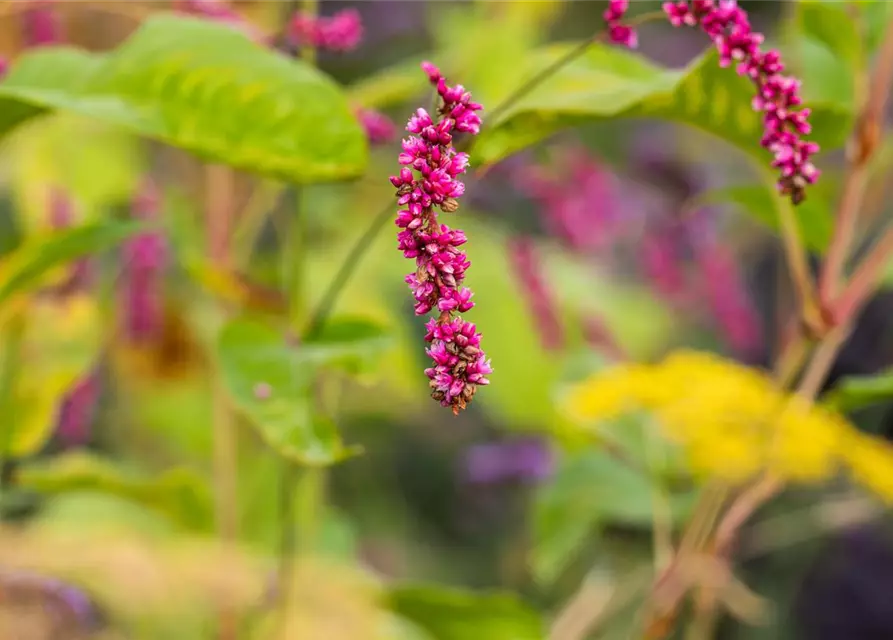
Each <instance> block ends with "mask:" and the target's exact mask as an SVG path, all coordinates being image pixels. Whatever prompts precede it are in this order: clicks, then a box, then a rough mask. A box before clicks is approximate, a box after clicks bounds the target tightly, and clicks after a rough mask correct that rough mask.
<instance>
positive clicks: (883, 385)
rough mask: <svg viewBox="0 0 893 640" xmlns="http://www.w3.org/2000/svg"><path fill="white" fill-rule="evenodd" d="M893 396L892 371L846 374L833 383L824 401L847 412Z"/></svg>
mask: <svg viewBox="0 0 893 640" xmlns="http://www.w3.org/2000/svg"><path fill="white" fill-rule="evenodd" d="M890 398H893V371H886V372H883V373H880V374H878V375H876V376H847V377H845V378H843V379H842V380H840V382H838V383H837V385H835V387H834V389H832V390H831V391H830V392H829V393H828V396H827V397H826V398H825V402H827V403H828V404H830V405H831V406H833V407H834V408H835V409H837V410H838V411H842V412H849V411H853V410H855V409H860V408H862V407H866V406H868V405H871V404H875V403H877V402H884V401H885V400H889V399H890Z"/></svg>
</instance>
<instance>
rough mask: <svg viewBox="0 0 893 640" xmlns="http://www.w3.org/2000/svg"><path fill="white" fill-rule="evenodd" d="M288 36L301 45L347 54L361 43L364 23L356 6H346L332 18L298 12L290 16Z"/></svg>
mask: <svg viewBox="0 0 893 640" xmlns="http://www.w3.org/2000/svg"><path fill="white" fill-rule="evenodd" d="M289 35H290V36H291V39H292V41H293V42H294V43H295V44H296V45H298V46H302V47H314V48H316V49H321V50H324V51H336V52H339V53H344V52H347V51H352V50H354V49H356V48H357V46H359V44H360V40H362V38H363V22H362V20H361V19H360V14H359V12H358V11H357V10H356V9H344V10H343V11H339V12H338V13H336V14H334V15H333V16H332V17H330V18H327V17H324V16H311V15H308V14H306V13H302V12H298V13H296V14H295V15H294V16H293V17H292V19H291V24H290V25H289Z"/></svg>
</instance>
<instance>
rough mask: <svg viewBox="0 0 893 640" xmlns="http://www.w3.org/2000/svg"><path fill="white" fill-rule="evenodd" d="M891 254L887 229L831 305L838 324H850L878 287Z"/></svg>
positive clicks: (891, 234)
mask: <svg viewBox="0 0 893 640" xmlns="http://www.w3.org/2000/svg"><path fill="white" fill-rule="evenodd" d="M891 253H893V228H890V229H887V230H886V231H885V232H884V235H883V236H881V239H880V240H878V241H877V242H876V243H875V245H874V246H873V247H872V248H871V251H870V252H869V253H868V255H867V256H865V259H864V260H862V262H860V263H859V266H857V267H856V271H855V273H853V276H852V278H850V280H849V282H848V283H847V285H846V288H845V289H844V291H843V293H841V295H840V297H839V298H838V299H837V300H835V301H834V302H833V303H832V305H831V313H832V315H833V316H834V317H835V318H837V319H839V321H840V322H851V321H853V320H854V319H855V316H856V314H857V313H859V311H860V310H861V308H862V305H863V304H865V302H866V301H867V300H868V298H869V297H870V296H871V294H872V293H873V292H874V291H875V289H876V288H877V286H878V283H879V281H880V279H881V278H882V277H883V275H884V270H885V269H886V268H887V265H888V264H889V263H890V254H891Z"/></svg>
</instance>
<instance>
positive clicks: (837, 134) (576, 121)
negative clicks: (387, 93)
mask: <svg viewBox="0 0 893 640" xmlns="http://www.w3.org/2000/svg"><path fill="white" fill-rule="evenodd" d="M573 46H575V45H566V44H565V45H552V46H549V47H546V48H544V49H542V50H539V51H535V52H534V53H533V54H532V55H531V56H530V57H529V58H528V59H527V60H522V61H520V62H519V64H521V65H523V66H524V67H525V68H526V69H527V74H526V75H527V77H531V76H532V75H534V74H535V73H536V72H537V71H539V70H541V69H544V68H545V67H547V66H548V65H549V64H550V63H553V62H555V61H556V60H557V59H558V58H560V57H562V56H563V55H565V54H566V53H567V52H568V51H569V49H570V48H572V47H573ZM752 97H753V85H752V83H751V82H750V81H749V80H748V79H746V78H742V77H739V76H738V75H737V74H735V72H734V70H732V69H722V68H720V67H719V64H718V59H717V54H716V52H715V51H713V50H711V51H709V52H708V53H706V54H705V55H703V56H701V57H700V58H698V59H697V60H695V61H694V62H692V63H691V64H690V65H689V66H688V67H687V68H685V69H684V70H682V71H675V70H666V69H661V68H659V67H656V66H654V65H652V64H650V63H649V62H647V61H646V60H645V59H644V58H642V57H640V56H637V55H635V54H633V53H630V52H628V51H625V50H621V49H618V48H611V47H606V46H598V45H593V47H592V48H591V49H590V50H588V52H587V53H586V54H585V55H583V56H581V57H580V58H578V59H577V60H575V61H574V62H572V63H570V64H568V65H566V66H564V67H563V68H562V69H561V70H559V71H558V72H557V73H555V75H554V76H552V77H551V78H550V79H548V80H546V81H545V82H543V83H542V84H541V85H540V86H539V87H538V88H537V89H535V90H533V91H532V92H531V93H530V94H529V95H527V96H526V97H524V98H522V99H521V100H520V101H518V102H517V103H516V104H514V105H513V106H511V107H509V108H508V109H506V110H505V112H504V113H503V114H502V115H501V116H499V117H498V118H497V119H496V120H495V121H492V122H488V121H487V120H486V115H485V120H484V128H483V129H482V132H481V135H480V136H479V138H478V139H477V140H476V142H475V145H474V147H473V155H474V156H475V161H476V162H477V163H479V164H484V165H491V164H494V163H496V162H498V161H499V160H502V159H503V158H505V157H507V156H509V155H511V154H512V153H516V152H518V151H520V150H522V149H524V148H526V147H528V146H530V145H532V144H536V143H538V142H540V141H542V140H544V139H546V138H547V137H549V136H551V135H553V134H555V133H557V132H559V131H562V130H564V129H568V128H572V127H577V126H580V125H583V124H586V123H588V122H592V121H594V120H598V119H605V118H618V117H632V118H659V119H666V120H671V121H674V122H679V123H681V124H686V125H689V126H692V127H694V128H697V129H700V130H702V131H705V132H707V133H710V134H713V135H715V136H717V137H719V138H721V139H723V140H725V141H727V142H729V143H730V144H732V145H734V146H736V147H738V148H739V149H741V150H743V151H745V152H746V153H748V154H750V155H752V156H754V157H755V158H757V159H758V160H759V161H761V162H764V163H767V164H768V162H769V161H770V160H771V154H770V153H769V152H768V151H766V150H765V149H763V148H762V147H761V146H760V139H761V138H762V135H763V133H762V124H761V119H760V116H759V114H757V113H756V112H754V111H753V109H752V108H751V99H752ZM809 106H810V108H811V109H812V110H813V115H812V116H811V121H812V123H813V131H814V135H812V136H811V138H810V139H812V140H815V141H816V142H818V143H819V144H820V145H821V146H822V148H823V149H824V150H830V149H834V148H837V147H840V146H841V145H842V144H843V143H844V141H845V140H846V135H847V133H848V131H849V129H850V124H851V122H852V114H851V113H849V112H848V111H847V110H846V109H845V108H843V107H841V106H840V105H837V104H824V103H816V102H811V103H810V104H809Z"/></svg>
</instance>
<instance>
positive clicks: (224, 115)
mask: <svg viewBox="0 0 893 640" xmlns="http://www.w3.org/2000/svg"><path fill="white" fill-rule="evenodd" d="M74 58H77V62H76V63H75V62H73V59H74ZM60 64H62V65H65V66H66V68H67V67H71V66H77V64H82V65H83V66H84V67H85V68H87V69H88V71H86V72H84V71H81V70H78V71H77V72H76V74H77V75H76V76H75V79H74V80H66V81H65V82H64V83H59V82H58V75H57V74H56V72H55V71H52V70H48V69H47V67H50V66H55V65H60ZM0 109H3V110H10V111H11V112H12V114H13V115H12V116H7V117H4V118H3V120H0V125H5V126H2V127H0V131H5V130H8V128H10V127H11V126H13V125H15V124H18V123H19V122H21V121H23V120H24V119H25V117H27V116H28V115H35V114H36V113H39V111H40V109H62V110H66V111H71V112H74V113H78V114H80V115H86V116H89V117H93V118H96V119H98V120H101V121H103V122H107V123H110V124H116V125H119V126H122V127H124V128H126V129H128V130H130V131H133V132H134V133H137V134H140V135H144V136H146V137H150V138H154V139H157V140H160V141H162V142H165V143H167V144H170V145H173V146H176V147H180V148H183V149H186V150H188V151H192V152H194V153H195V154H197V155H199V156H200V157H202V158H204V159H207V160H210V161H215V162H222V163H226V164H229V165H232V166H235V167H239V168H243V169H246V170H249V171H255V172H259V173H265V174H269V175H272V176H278V177H281V178H284V179H287V180H291V181H293V182H299V183H310V182H321V181H327V180H338V179H343V178H349V177H355V176H357V175H359V174H361V173H362V171H363V169H364V168H365V164H366V161H367V156H368V149H367V143H366V138H365V135H364V134H363V131H362V128H361V127H360V124H359V123H358V122H357V119H356V117H355V116H354V115H353V114H352V113H351V110H350V107H349V106H348V103H347V100H346V97H345V95H344V94H343V92H342V91H341V89H340V88H339V87H338V85H337V84H336V83H335V82H334V81H333V80H332V79H330V78H328V77H327V76H325V75H324V74H322V73H321V72H319V71H317V70H316V69H315V68H313V67H312V66H310V65H308V64H306V63H304V62H301V61H299V60H292V59H290V58H288V57H286V56H284V55H281V54H279V53H276V52H273V51H271V50H269V49H268V48H265V47H262V46H261V45H259V44H256V43H254V42H252V41H251V40H249V39H248V38H247V37H246V36H245V35H244V34H241V33H238V32H237V31H235V30H233V29H231V28H229V27H227V26H225V25H221V24H217V23H214V22H211V21H207V20H199V19H194V18H188V17H180V16H173V15H167V14H159V15H155V16H152V17H150V18H149V19H147V20H146V21H145V22H144V23H143V24H142V26H141V27H140V28H139V30H138V31H137V32H136V33H135V34H134V35H133V36H131V37H130V38H128V39H127V40H126V41H125V42H124V43H123V44H122V45H121V46H120V47H119V48H118V49H116V50H115V51H113V52H112V53H110V54H107V55H104V56H86V55H85V54H82V53H73V52H72V51H71V50H68V49H44V50H38V51H35V52H33V53H29V54H26V55H25V56H23V58H22V59H21V60H20V61H19V62H18V63H17V64H15V65H14V66H13V68H12V69H11V70H10V72H9V75H8V76H7V77H6V78H5V79H4V81H3V82H2V83H0Z"/></svg>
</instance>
